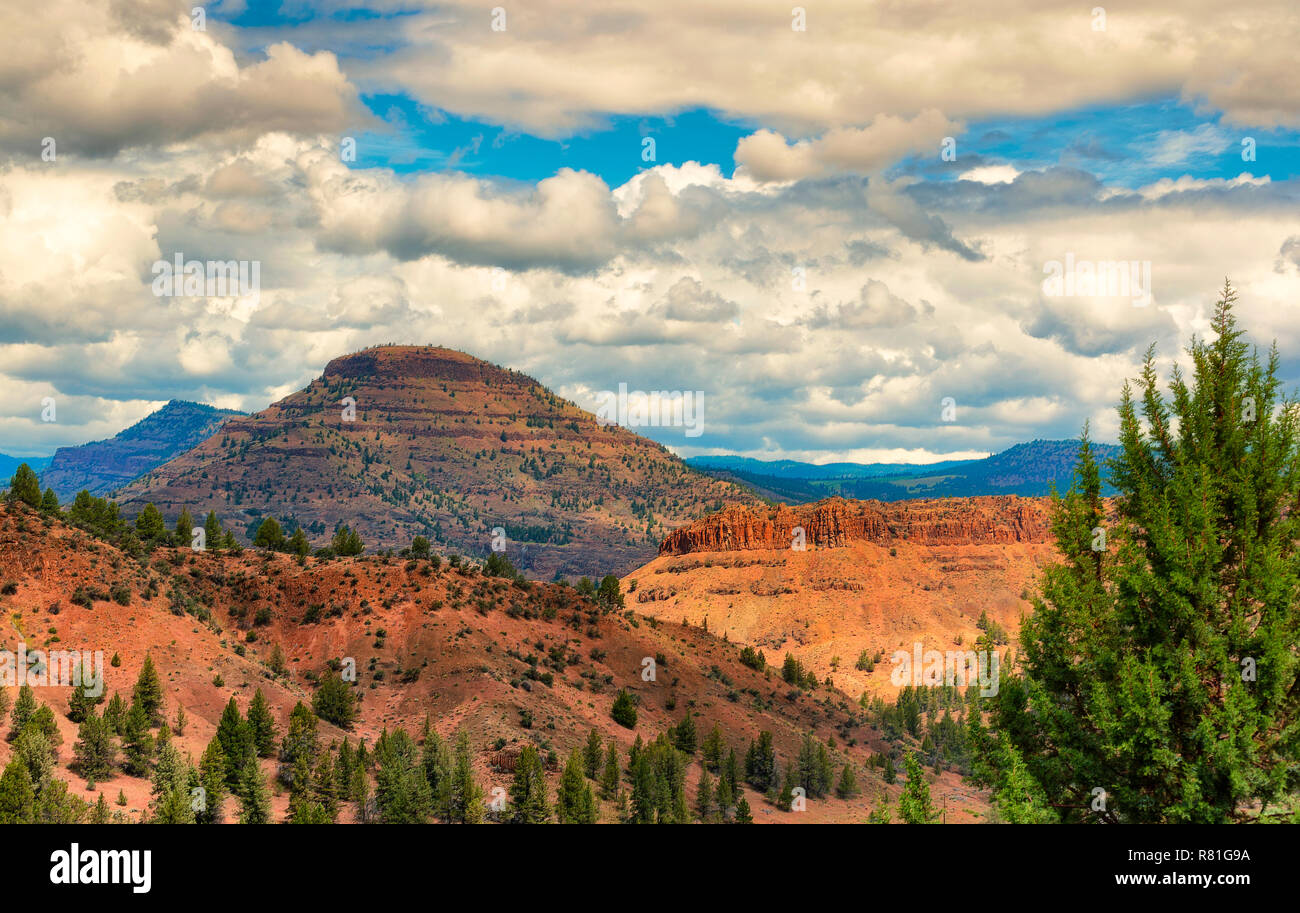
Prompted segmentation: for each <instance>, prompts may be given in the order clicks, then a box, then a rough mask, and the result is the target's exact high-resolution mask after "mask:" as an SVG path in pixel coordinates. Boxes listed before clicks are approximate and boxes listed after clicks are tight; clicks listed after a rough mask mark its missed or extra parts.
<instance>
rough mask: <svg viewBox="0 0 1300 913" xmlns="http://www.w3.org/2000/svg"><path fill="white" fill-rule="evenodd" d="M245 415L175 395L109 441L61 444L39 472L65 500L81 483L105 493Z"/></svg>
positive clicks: (43, 479)
mask: <svg viewBox="0 0 1300 913" xmlns="http://www.w3.org/2000/svg"><path fill="white" fill-rule="evenodd" d="M243 414H244V413H242V412H236V411H235V410H233V409H218V408H216V407H215V406H208V405H205V404H203V403H192V402H188V401H187V400H179V399H174V400H172V401H171V402H169V403H168V404H167V405H165V406H163V407H162V408H161V409H159V410H158V411H156V412H152V413H150V414H149V415H147V416H145V417H144V418H143V419H141V420H140V421H138V422H136V423H135V424H134V425H132V426H131V427H130V428H127V429H126V430H125V431H122V432H121V433H120V434H117V435H114V436H113V437H111V438H109V439H107V440H104V441H92V442H91V443H89V444H81V445H79V446H77V447H60V448H59V449H58V450H56V451H55V452H54V457H53V459H52V460H50V462H49V465H48V467H46V468H45V471H44V472H42V473H41V485H42V487H46V486H48V487H50V488H53V489H54V493H55V494H57V495H58V496H59V499H60V500H65V501H66V500H67V499H68V498H71V497H73V496H75V495H76V494H77V492H79V491H81V490H82V489H83V488H84V489H85V490H87V491H89V492H90V493H91V494H93V495H100V496H102V495H107V494H109V493H111V492H113V491H115V490H116V489H118V488H121V487H122V486H123V485H125V484H127V483H128V482H130V481H131V480H132V479H135V478H138V477H139V476H141V475H143V474H144V473H146V472H149V471H150V470H152V469H156V468H157V467H159V466H161V465H162V464H163V463H165V462H167V461H168V460H170V459H172V458H173V457H175V456H177V455H179V454H182V453H184V452H185V451H187V450H189V449H190V448H191V447H194V446H195V445H196V444H198V443H199V442H201V441H203V440H206V439H207V438H208V437H210V436H212V434H213V433H214V432H216V431H217V429H218V428H220V427H221V426H222V425H223V424H224V423H225V422H227V421H228V420H230V419H231V418H234V417H236V416H240V415H243ZM28 462H30V461H28ZM32 468H34V469H36V468H37V467H35V466H33V467H32ZM38 471H39V470H38Z"/></svg>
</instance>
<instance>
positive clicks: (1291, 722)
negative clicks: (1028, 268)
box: [990, 283, 1300, 822]
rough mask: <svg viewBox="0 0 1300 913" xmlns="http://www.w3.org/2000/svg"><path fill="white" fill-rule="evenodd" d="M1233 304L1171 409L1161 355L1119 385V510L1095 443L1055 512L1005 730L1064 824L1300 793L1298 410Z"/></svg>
mask: <svg viewBox="0 0 1300 913" xmlns="http://www.w3.org/2000/svg"><path fill="white" fill-rule="evenodd" d="M1235 300H1236V294H1235V292H1234V291H1233V289H1232V287H1231V286H1230V285H1229V284H1227V283H1225V285H1224V290H1223V294H1222V298H1221V299H1220V300H1219V302H1218V304H1217V307H1216V309H1215V313H1214V320H1213V325H1212V329H1213V333H1214V339H1213V341H1209V342H1207V341H1204V340H1196V339H1194V340H1193V341H1192V343H1191V346H1190V348H1189V349H1188V355H1189V357H1190V361H1191V379H1190V383H1189V382H1188V381H1187V380H1185V378H1184V376H1183V373H1182V372H1181V371H1179V370H1178V369H1177V368H1175V369H1174V371H1173V373H1172V377H1171V379H1170V382H1169V387H1168V393H1167V394H1166V393H1162V392H1161V389H1160V379H1159V377H1158V374H1157V370H1156V363H1155V356H1154V348H1153V349H1151V350H1148V353H1147V358H1146V363H1145V365H1144V367H1143V370H1142V374H1141V377H1140V378H1138V379H1137V381H1136V386H1132V385H1127V384H1126V385H1125V387H1124V390H1123V395H1122V399H1121V401H1120V405H1119V421H1120V443H1121V450H1120V453H1119V455H1118V456H1117V457H1116V458H1115V459H1114V460H1113V461H1111V463H1110V466H1109V470H1110V473H1109V481H1110V483H1111V484H1112V485H1113V486H1114V487H1115V489H1116V490H1117V492H1118V495H1117V497H1116V498H1115V500H1114V501H1113V506H1108V504H1107V502H1106V501H1105V500H1103V497H1102V487H1101V471H1100V468H1099V467H1098V465H1097V463H1096V461H1095V459H1094V457H1093V454H1092V449H1091V447H1090V445H1089V443H1088V440H1087V432H1086V430H1085V433H1084V438H1083V443H1082V446H1081V448H1080V454H1079V462H1078V465H1077V467H1076V471H1075V481H1074V484H1073V485H1072V486H1071V489H1070V491H1069V492H1068V493H1067V494H1066V495H1065V496H1064V497H1062V498H1059V499H1057V501H1056V505H1055V508H1056V509H1055V514H1054V520H1053V530H1054V532H1055V535H1056V539H1057V542H1058V547H1059V549H1060V551H1061V553H1062V556H1063V558H1064V561H1063V562H1062V563H1061V564H1059V565H1057V566H1055V567H1053V568H1051V569H1049V570H1048V571H1047V572H1046V574H1045V576H1044V579H1043V583H1042V586H1041V593H1040V595H1039V597H1038V598H1037V599H1036V601H1035V611H1034V614H1033V616H1032V618H1030V619H1029V620H1028V621H1027V622H1026V624H1025V626H1024V629H1023V631H1022V634H1021V653H1022V655H1021V657H1020V674H1018V675H1012V676H1009V677H1004V683H1003V686H1002V688H1001V690H1000V692H999V695H998V698H997V702H996V706H995V708H994V710H995V712H994V713H993V715H992V723H993V726H994V728H995V729H996V730H998V732H999V736H1000V735H1002V734H1004V735H1005V736H1006V737H1007V738H1008V739H1009V741H1010V743H1011V744H1012V746H1013V747H1014V750H1016V751H1018V752H1019V754H1020V756H1021V757H1022V758H1023V759H1024V764H1025V768H1026V770H1027V772H1028V774H1029V775H1030V776H1031V777H1032V780H1033V783H1034V784H1036V785H1037V786H1038V787H1041V789H1042V791H1043V793H1044V794H1045V797H1046V803H1047V804H1050V805H1051V806H1052V807H1054V808H1055V809H1057V811H1058V814H1059V815H1060V816H1061V817H1062V818H1063V819H1064V820H1067V821H1069V820H1083V819H1087V818H1090V817H1093V818H1095V817H1098V816H1100V817H1101V818H1103V819H1105V820H1110V821H1120V822H1222V821H1234V820H1244V819H1250V818H1258V817H1272V816H1275V815H1279V814H1283V813H1284V812H1283V811H1281V810H1280V809H1279V808H1278V806H1277V803H1278V802H1279V800H1280V799H1283V798H1285V797H1286V795H1287V794H1288V793H1289V792H1291V791H1292V790H1294V788H1295V785H1296V784H1295V771H1296V759H1297V754H1298V749H1300V728H1298V727H1297V725H1296V710H1297V704H1300V681H1298V680H1297V668H1298V666H1300V661H1298V660H1297V647H1296V644H1297V641H1298V640H1300V638H1298V637H1297V635H1298V634H1300V630H1298V628H1300V611H1297V594H1298V593H1300V552H1298V551H1297V541H1298V540H1300V453H1298V451H1297V421H1298V420H1300V414H1298V412H1300V410H1297V408H1296V407H1297V403H1296V401H1295V400H1294V399H1293V398H1291V397H1289V396H1284V395H1283V394H1282V393H1281V391H1280V387H1281V383H1280V381H1279V380H1278V373H1279V369H1280V358H1279V355H1278V352H1277V349H1276V346H1274V347H1273V349H1272V350H1271V351H1270V352H1269V353H1268V355H1267V356H1266V357H1261V355H1260V353H1259V352H1258V351H1256V350H1253V349H1252V348H1251V347H1250V346H1248V345H1247V343H1246V342H1245V341H1244V340H1243V338H1242V337H1243V334H1242V332H1241V330H1239V329H1238V326H1237V321H1236V317H1235V314H1234V312H1233V306H1234V302H1235ZM990 744H993V743H992V742H990ZM998 744H1001V745H1002V747H1003V749H1004V751H1005V749H1006V748H1007V747H1008V746H1006V745H1005V743H1001V741H1000V738H999V743H998ZM1017 773H1018V775H1019V774H1020V773H1021V772H1019V771H1017ZM1025 782H1026V783H1028V781H1025ZM1000 786H1002V787H1005V786H1006V784H1000ZM1032 791H1034V790H1033V789H1032V788H1030V789H1027V790H1021V793H1022V796H1023V795H1028V794H1029V793H1030V792H1032Z"/></svg>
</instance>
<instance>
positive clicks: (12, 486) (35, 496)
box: [9, 463, 41, 508]
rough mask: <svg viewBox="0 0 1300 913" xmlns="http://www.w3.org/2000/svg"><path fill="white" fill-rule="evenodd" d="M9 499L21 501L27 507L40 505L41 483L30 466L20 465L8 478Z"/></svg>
mask: <svg viewBox="0 0 1300 913" xmlns="http://www.w3.org/2000/svg"><path fill="white" fill-rule="evenodd" d="M9 500H11V501H21V502H23V503H24V504H26V505H27V506H28V507H36V508H39V507H40V506H41V483H40V480H39V479H38V478H36V473H35V471H34V470H33V469H32V467H30V466H28V465H27V464H26V463H23V464H22V465H20V466H19V467H18V469H17V471H16V472H14V474H13V478H11V479H10V480H9Z"/></svg>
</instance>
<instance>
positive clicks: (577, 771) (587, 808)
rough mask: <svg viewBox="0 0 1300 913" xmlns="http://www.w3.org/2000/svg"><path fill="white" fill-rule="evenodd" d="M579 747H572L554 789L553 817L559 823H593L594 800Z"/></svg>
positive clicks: (594, 814)
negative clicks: (556, 787)
mask: <svg viewBox="0 0 1300 913" xmlns="http://www.w3.org/2000/svg"><path fill="white" fill-rule="evenodd" d="M584 767H585V762H584V760H583V752H582V750H581V749H574V751H573V753H572V754H571V755H569V763H568V764H566V765H565V766H564V773H563V774H561V776H560V785H559V788H558V789H557V790H556V791H555V817H556V818H557V819H558V820H559V822H560V823H561V824H595V823H596V800H595V798H594V797H593V796H592V794H591V784H590V783H588V782H587V778H586V773H585V770H584Z"/></svg>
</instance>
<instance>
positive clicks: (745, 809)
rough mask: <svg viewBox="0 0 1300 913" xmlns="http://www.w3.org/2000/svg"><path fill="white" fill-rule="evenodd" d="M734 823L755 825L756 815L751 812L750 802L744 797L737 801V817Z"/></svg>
mask: <svg viewBox="0 0 1300 913" xmlns="http://www.w3.org/2000/svg"><path fill="white" fill-rule="evenodd" d="M732 821H733V822H734V823H736V824H753V823H754V813H753V812H752V811H750V808H749V800H748V799H746V798H745V797H744V796H743V795H742V796H741V797H740V798H739V799H737V800H736V817H735V818H733V819H732Z"/></svg>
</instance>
